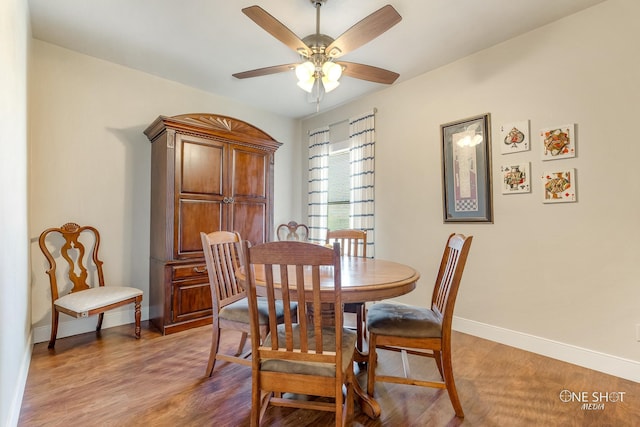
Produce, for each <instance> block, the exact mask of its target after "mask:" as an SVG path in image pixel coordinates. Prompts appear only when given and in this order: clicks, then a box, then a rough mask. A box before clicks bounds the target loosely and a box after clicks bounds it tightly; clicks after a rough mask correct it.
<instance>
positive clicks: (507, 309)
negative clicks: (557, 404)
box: [301, 0, 640, 381]
mask: <svg viewBox="0 0 640 427" xmlns="http://www.w3.org/2000/svg"><path fill="white" fill-rule="evenodd" d="M638 16H640V2H638V1H637V0H610V1H608V2H605V3H603V4H600V5H597V6H595V7H593V8H590V9H587V10H585V11H583V12H580V13H578V14H576V15H573V16H570V17H568V18H566V19H562V20H560V21H557V22H555V23H553V24H550V25H548V26H546V27H544V28H541V29H538V30H535V31H533V32H530V33H528V34H525V35H523V36H521V37H518V38H516V39H512V40H510V41H507V42H505V43H502V44H500V45H497V46H495V47H493V48H490V49H487V50H485V51H482V52H480V53H478V54H475V55H472V56H469V57H467V58H464V59H462V60H460V61H458V62H455V63H453V64H450V65H448V66H445V67H442V68H440V69H437V70H435V71H432V72H430V73H427V74H425V75H422V76H420V77H417V78H415V79H412V80H409V81H406V82H403V83H401V84H397V85H394V86H392V87H390V88H386V89H384V90H381V91H380V92H378V93H376V94H374V95H372V96H369V97H367V98H365V99H362V100H359V101H356V102H353V103H351V104H349V105H347V106H344V107H342V108H338V109H335V110H332V111H329V112H326V113H324V114H321V115H319V116H315V117H313V118H309V119H307V120H304V121H303V123H302V127H301V138H306V136H305V135H306V132H307V130H309V129H314V128H317V127H319V126H322V125H325V124H329V123H334V122H337V121H340V120H342V119H344V118H347V117H350V116H355V115H357V114H358V113H362V112H365V111H366V110H368V109H370V108H372V107H377V109H378V113H377V115H376V140H377V143H376V192H375V194H376V240H377V241H376V256H378V257H381V258H388V259H393V260H398V261H401V262H405V263H408V264H411V265H413V266H415V267H416V268H417V269H418V270H420V272H421V273H422V277H423V279H422V280H421V281H420V283H419V286H418V289H416V290H415V291H414V292H413V293H412V294H411V295H410V296H406V297H405V298H401V301H403V302H410V303H415V302H416V301H423V303H425V304H426V303H427V301H428V298H430V292H431V289H432V285H433V282H432V281H433V279H434V278H435V274H436V268H437V263H438V260H439V257H440V256H441V253H442V246H443V244H444V242H445V239H446V237H447V235H448V234H449V233H451V232H461V233H465V234H472V235H474V242H473V245H472V248H471V254H470V258H469V261H468V264H467V269H466V272H465V277H464V279H463V284H462V287H461V290H460V294H459V298H458V305H457V307H456V315H457V317H458V319H457V321H458V322H457V325H458V326H457V327H458V328H459V329H461V330H466V331H469V332H475V333H478V334H480V335H482V334H484V335H486V336H487V337H490V338H496V339H497V338H500V337H502V338H503V341H505V342H507V343H509V344H512V345H519V346H522V347H524V348H528V349H531V350H534V351H537V350H542V351H541V352H543V353H544V352H545V351H546V350H544V349H542V347H545V346H547V347H548V349H547V350H548V351H547V353H549V354H550V355H554V356H557V357H559V358H564V359H565V360H567V359H569V360H570V361H573V362H577V363H580V362H584V360H576V359H580V358H581V357H582V356H580V355H578V353H583V355H584V354H586V355H587V356H585V358H587V359H590V361H589V362H588V363H587V362H585V364H586V365H589V366H590V367H594V368H595V369H598V368H603V369H604V368H605V367H604V366H599V365H600V364H602V363H603V361H605V362H612V361H613V362H615V363H617V362H620V365H621V369H622V371H624V372H614V373H618V374H620V375H622V376H627V377H630V378H634V379H635V380H636V381H639V380H640V374H639V373H640V369H638V368H640V342H637V340H636V324H640V286H639V285H638V283H640V282H639V276H640V262H639V261H640V221H639V216H638V209H639V208H640V180H639V179H638V174H637V171H638V159H639V158H640V144H638V142H637V138H636V137H635V132H634V129H635V127H636V124H637V123H638V112H639V109H638V105H639V104H640V84H638V76H640V57H639V56H638V40H640V27H639V26H638V25H637V20H638ZM400 25H402V24H400ZM425 54H427V53H425ZM343 84H348V82H347V80H345V81H344V82H343ZM486 112H488V113H491V119H492V130H493V134H494V138H493V156H492V158H493V168H492V169H493V179H494V182H495V185H494V196H493V204H494V208H495V219H494V221H495V223H494V224H492V225H490V224H477V225H469V224H464V225H463V224H459V225H456V224H443V223H442V191H441V160H440V156H441V155H440V139H439V138H440V136H439V130H440V128H439V126H440V124H442V123H447V122H450V121H454V120H457V119H462V118H466V117H469V116H473V115H477V114H482V113H486ZM526 119H529V120H530V121H531V131H532V135H533V136H535V134H536V131H537V130H539V129H541V128H543V127H546V126H552V125H561V124H564V123H576V124H577V153H578V154H577V157H576V158H573V159H565V160H556V161H552V162H542V161H541V159H540V153H541V150H540V146H539V144H538V143H537V141H538V139H537V138H535V137H534V138H533V141H534V147H533V149H532V150H531V151H528V152H523V153H518V154H509V155H501V154H500V148H499V144H500V141H499V139H498V126H499V125H500V124H501V123H509V122H514V121H519V120H526ZM513 161H530V162H531V172H532V176H533V191H532V193H530V194H521V195H502V194H501V193H500V187H499V180H500V176H499V167H500V165H501V164H502V163H504V162H507V163H509V162H513ZM549 168H551V169H555V168H576V169H577V179H578V181H577V191H578V202H577V203H570V204H556V205H545V204H543V203H542V201H541V200H542V189H541V185H540V183H539V176H540V175H541V174H542V172H544V171H545V170H548V169H549ZM304 205H305V201H304V199H303V202H302V206H304ZM519 340H520V341H521V342H518V341H519ZM536 346H541V348H536ZM574 350H575V351H574ZM582 350H586V352H585V351H582ZM554 352H555V353H560V354H555V353H554ZM572 352H573V355H568V354H569V353H572ZM603 355H608V356H612V357H606V356H605V357H601V356H603ZM605 370H606V369H605ZM632 370H635V372H631V371H632Z"/></svg>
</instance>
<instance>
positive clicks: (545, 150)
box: [540, 124, 576, 160]
mask: <svg viewBox="0 0 640 427" xmlns="http://www.w3.org/2000/svg"><path fill="white" fill-rule="evenodd" d="M575 128H576V127H575V124H568V125H561V126H553V127H549V128H545V129H541V130H540V143H541V145H542V160H558V159H566V158H569V157H575V156H576V135H575Z"/></svg>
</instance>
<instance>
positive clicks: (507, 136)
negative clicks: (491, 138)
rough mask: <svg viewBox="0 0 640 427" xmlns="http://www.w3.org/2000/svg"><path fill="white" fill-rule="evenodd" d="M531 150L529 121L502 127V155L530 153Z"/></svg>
mask: <svg viewBox="0 0 640 427" xmlns="http://www.w3.org/2000/svg"><path fill="white" fill-rule="evenodd" d="M530 148H531V144H530V137H529V120H523V121H520V122H514V123H508V124H504V125H501V126H500V152H501V153H502V154H510V153H518V152H520V151H528V150H529V149H530Z"/></svg>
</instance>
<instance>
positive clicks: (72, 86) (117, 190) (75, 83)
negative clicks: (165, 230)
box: [29, 40, 300, 342]
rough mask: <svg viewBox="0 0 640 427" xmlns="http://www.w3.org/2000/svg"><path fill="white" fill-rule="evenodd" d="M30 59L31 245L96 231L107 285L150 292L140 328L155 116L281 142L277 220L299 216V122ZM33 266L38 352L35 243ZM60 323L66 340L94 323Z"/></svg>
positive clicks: (44, 305)
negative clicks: (195, 116) (69, 226)
mask: <svg viewBox="0 0 640 427" xmlns="http://www.w3.org/2000/svg"><path fill="white" fill-rule="evenodd" d="M33 50H34V52H33V64H32V70H31V71H32V73H31V78H30V92H31V96H30V99H29V105H30V107H29V118H30V132H31V144H32V154H31V166H30V177H31V188H30V191H31V199H30V200H31V207H30V210H31V224H30V225H31V230H32V231H31V238H32V239H36V238H37V236H38V234H39V233H40V232H41V231H42V230H44V229H45V228H47V227H52V226H60V225H62V224H64V223H65V222H68V221H74V222H78V223H80V224H92V225H94V226H96V227H97V228H98V229H99V230H100V231H101V234H102V238H103V244H102V246H101V253H102V257H103V261H104V262H105V267H106V270H105V275H106V278H107V281H109V282H111V283H128V284H131V285H133V286H135V287H138V288H140V289H142V290H143V291H144V292H145V299H144V301H143V319H147V318H148V302H149V298H148V291H149V283H148V282H149V276H148V274H149V262H148V259H149V202H150V200H149V197H150V155H151V144H150V143H149V142H148V140H147V138H146V136H145V135H144V134H143V133H142V132H143V130H144V129H145V128H146V127H147V126H148V125H149V124H150V123H151V122H152V121H153V120H154V119H155V118H156V117H157V116H158V115H168V116H171V115H176V114H183V113H192V112H212V113H218V114H223V115H227V116H231V117H236V118H239V119H241V120H244V121H247V122H249V123H251V124H253V125H255V126H257V127H259V128H261V129H262V130H264V131H265V132H267V133H268V134H270V135H271V136H273V137H274V138H275V139H277V140H279V141H280V142H283V143H284V145H283V146H282V147H280V149H278V151H277V153H276V160H275V161H276V176H275V187H276V188H275V215H274V217H275V220H276V221H279V220H284V219H286V218H288V217H289V216H290V215H291V213H292V212H297V213H298V214H299V212H300V211H299V208H298V203H296V204H294V203H292V201H291V197H290V194H291V193H292V191H293V188H294V187H293V185H294V181H295V180H294V179H292V172H291V171H292V170H293V168H292V167H291V165H292V164H293V163H294V160H293V158H294V156H295V157H296V158H298V157H299V148H298V147H297V146H298V145H299V144H297V143H296V140H297V137H298V134H299V127H298V123H297V122H296V121H294V120H291V119H285V118H282V117H279V116H276V115H273V114H270V113H266V112H263V111H260V110H257V109H253V108H249V107H247V106H245V105H241V104H238V103H236V102H233V101H231V100H229V99H226V98H222V97H219V96H216V95H212V94H208V93H205V92H202V91H198V90H195V89H192V88H189V87H186V86H183V85H180V84H178V83H175V82H171V81H167V80H163V79H161V78H158V77H155V76H152V75H149V74H145V73H141V72H138V71H135V70H132V69H128V68H124V67H122V66H119V65H116V64H113V63H110V62H106V61H102V60H98V59H95V58H92V57H88V56H85V55H82V54H78V53H76V52H73V51H69V50H66V49H62V48H60V47H57V46H54V45H51V44H48V43H44V42H41V41H37V40H34V41H33ZM296 170H297V168H296ZM294 207H295V209H294ZM31 256H32V262H33V267H32V269H33V271H32V274H33V283H32V287H31V289H32V298H33V305H32V318H33V326H34V339H35V341H36V342H40V341H44V340H47V339H48V334H49V331H50V316H51V308H50V304H51V303H50V298H49V294H50V292H49V290H48V286H49V285H48V282H47V276H46V275H45V274H44V271H45V260H44V258H43V256H42V254H41V252H40V250H39V248H38V245H37V242H36V241H33V242H32V244H31ZM60 320H61V324H60V329H59V336H61V337H63V336H67V335H71V334H75V333H81V332H86V331H91V330H93V329H94V328H95V319H87V320H86V321H85V320H80V321H76V320H72V319H71V318H69V317H67V316H61V319H60ZM131 321H133V314H132V313H131V310H128V309H123V310H120V311H117V312H110V313H108V314H107V315H105V324H104V327H109V326H113V325H116V324H120V323H127V322H131Z"/></svg>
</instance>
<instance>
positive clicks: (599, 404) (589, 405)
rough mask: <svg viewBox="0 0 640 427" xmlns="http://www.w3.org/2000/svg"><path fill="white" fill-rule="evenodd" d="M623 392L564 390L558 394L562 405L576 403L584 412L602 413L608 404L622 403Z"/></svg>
mask: <svg viewBox="0 0 640 427" xmlns="http://www.w3.org/2000/svg"><path fill="white" fill-rule="evenodd" d="M625 394H626V392H624V391H571V390H567V389H564V390H562V391H561V392H560V395H559V396H560V401H562V402H563V403H578V404H580V409H582V410H585V411H603V410H604V408H605V405H606V404H608V403H618V402H620V403H622V402H624V397H625Z"/></svg>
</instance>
